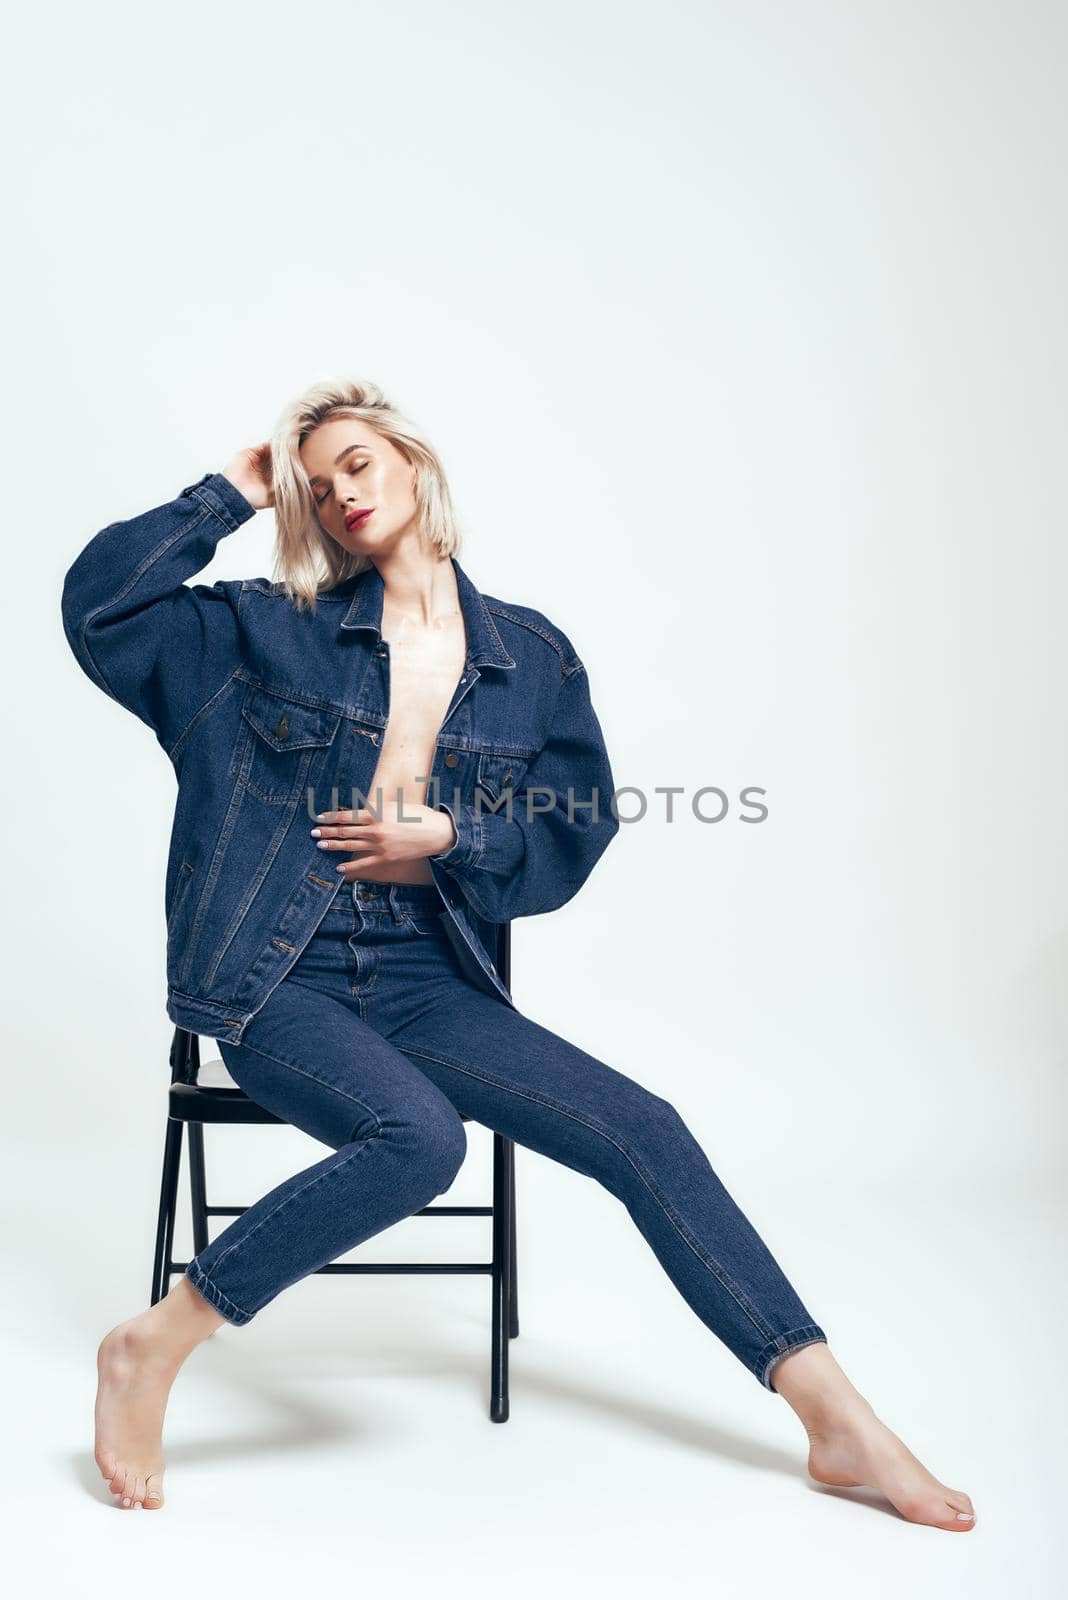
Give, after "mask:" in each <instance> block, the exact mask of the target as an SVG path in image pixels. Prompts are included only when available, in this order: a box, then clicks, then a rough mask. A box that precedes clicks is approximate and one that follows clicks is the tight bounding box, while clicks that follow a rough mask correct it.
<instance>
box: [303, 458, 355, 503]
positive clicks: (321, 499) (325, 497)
mask: <svg viewBox="0 0 1068 1600" xmlns="http://www.w3.org/2000/svg"><path fill="white" fill-rule="evenodd" d="M366 465H367V462H366V461H361V462H360V465H359V466H358V467H353V469H352V471H353V475H354V476H355V474H356V473H357V472H362V471H363V469H364V467H365V466H366ZM333 492H334V491H333V489H328V490H327V491H326V493H325V494H324V495H318V496H316V500H315V504H316V505H317V506H321V505H323V504H324V503H325V502H326V501H327V500H328V499H329V498H330V496H331V495H332V494H333Z"/></svg>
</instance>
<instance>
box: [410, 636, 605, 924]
mask: <svg viewBox="0 0 1068 1600" xmlns="http://www.w3.org/2000/svg"><path fill="white" fill-rule="evenodd" d="M614 789H615V785H614V782H613V778H612V768H611V765H610V762H609V758H608V752H607V751H606V749H605V745H604V738H603V736H602V733H601V725H600V723H599V721H598V719H597V714H596V712H595V711H594V709H593V705H592V704H591V701H590V690H589V683H588V681H587V677H586V669H585V667H584V666H583V665H582V663H581V662H579V663H578V665H577V666H576V667H574V668H573V669H572V670H571V671H569V672H568V674H567V676H566V677H564V679H563V681H562V683H561V685H560V688H559V691H558V694H557V700H556V706H555V708H554V712H553V719H552V725H551V728H550V732H549V737H548V739H547V740H546V742H545V744H544V745H543V746H542V748H541V749H540V750H539V751H538V753H537V755H536V756H535V757H534V759H533V760H532V761H531V763H530V765H529V767H528V768H527V770H526V773H525V775H524V778H523V782H522V785H521V787H520V788H518V789H517V790H516V791H515V793H514V795H513V796H512V806H511V815H510V816H509V814H508V810H507V807H505V806H503V805H502V806H501V809H496V808H494V807H491V806H489V805H483V804H476V805H475V806H469V805H467V804H457V803H456V801H455V800H454V801H452V802H445V801H441V802H439V803H438V804H437V805H436V806H435V810H438V811H447V812H448V813H449V815H450V817H451V818H452V820H453V825H454V827H455V829H456V838H455V840H454V841H453V843H452V845H451V846H450V847H449V849H447V850H443V851H440V852H439V853H438V854H437V855H435V856H431V857H430V860H431V861H436V862H437V863H438V864H439V865H440V866H441V867H443V868H444V869H445V871H447V872H448V873H449V875H450V876H451V877H452V878H453V879H454V880H455V881H456V883H457V884H458V885H459V886H460V888H461V889H462V890H463V893H464V895H465V896H466V897H467V899H468V900H470V902H471V904H472V906H473V907H474V909H475V911H476V912H477V913H478V914H479V915H480V916H482V917H484V918H485V919H486V920H487V921H488V922H494V923H500V922H508V921H510V920H511V919H512V918H513V917H529V916H535V915H537V914H538V913H539V912H542V911H555V910H556V908H557V907H558V906H562V905H564V904H565V903H566V902H567V901H568V900H570V899H571V898H572V896H573V895H575V894H577V893H578V891H579V889H580V888H581V887H582V885H583V884H584V883H585V881H586V879H587V878H588V877H589V875H590V873H591V872H592V871H593V868H594V866H595V865H596V864H597V861H598V860H599V858H600V857H601V856H602V855H603V853H604V851H605V850H606V848H607V847H608V844H609V842H610V841H611V839H612V838H613V837H614V835H615V834H616V832H617V831H618V829H619V819H618V817H617V816H616V815H615V812H614V811H613V808H612V797H613V794H614ZM569 790H570V791H571V806H570V814H569V792H568V791H569ZM528 797H529V800H528ZM502 798H503V797H502ZM476 799H477V797H476ZM543 808H545V809H543Z"/></svg>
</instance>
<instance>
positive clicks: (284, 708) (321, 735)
mask: <svg viewBox="0 0 1068 1600" xmlns="http://www.w3.org/2000/svg"><path fill="white" fill-rule="evenodd" d="M241 716H242V718H243V733H242V737H241V738H240V739H239V740H238V744H237V749H236V750H235V752H234V759H233V763H232V765H231V773H232V775H233V776H234V777H235V778H236V780H237V783H238V784H239V786H240V787H241V788H243V789H247V790H248V791H249V793H250V794H254V795H255V796H256V798H257V799H258V800H263V801H264V802H265V803H266V804H267V805H286V804H287V803H288V802H289V801H291V800H293V799H294V798H295V797H296V796H297V795H298V794H299V793H300V791H301V790H302V789H303V788H304V787H305V786H306V784H307V783H308V782H309V781H310V780H311V778H312V777H313V776H314V774H315V772H316V771H317V769H318V764H319V762H320V761H321V759H322V754H323V751H324V750H326V749H327V747H328V746H329V745H331V744H332V743H333V740H334V735H335V733H336V732H337V727H338V723H339V722H340V721H341V713H340V712H339V711H330V710H328V709H326V708H324V707H322V706H306V705H302V704H301V703H300V701H298V700H289V699H286V698H285V697H284V696H283V695H277V694H268V693H267V691H266V690H265V689H256V688H250V689H249V691H248V693H247V694H246V695H245V699H244V703H243V705H242V707H241Z"/></svg>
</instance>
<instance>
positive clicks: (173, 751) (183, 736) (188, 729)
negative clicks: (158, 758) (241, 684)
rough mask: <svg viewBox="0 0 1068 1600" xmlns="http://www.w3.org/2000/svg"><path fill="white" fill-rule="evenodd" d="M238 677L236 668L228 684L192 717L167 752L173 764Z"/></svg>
mask: <svg viewBox="0 0 1068 1600" xmlns="http://www.w3.org/2000/svg"><path fill="white" fill-rule="evenodd" d="M236 676H237V668H236V667H235V668H234V670H233V672H231V674H230V676H229V677H228V678H227V680H226V682H225V683H224V684H223V685H222V687H221V688H219V689H216V691H215V693H214V694H213V695H209V696H208V698H207V699H206V700H205V702H204V704H203V705H202V706H201V707H200V710H199V711H197V712H194V714H193V716H191V717H190V719H189V721H188V722H187V723H186V725H185V727H184V728H183V729H182V731H181V733H180V734H179V735H178V738H177V739H176V740H175V741H174V744H173V745H172V746H171V748H170V749H169V750H168V751H167V755H168V757H169V758H170V760H171V761H172V762H173V760H174V758H175V757H176V755H177V754H178V751H179V750H180V749H181V747H182V745H183V744H184V743H185V741H186V740H187V739H188V737H189V735H190V734H191V733H192V731H193V729H194V728H195V727H196V725H197V723H198V722H199V721H200V720H201V718H202V717H205V716H206V715H207V714H208V712H209V711H210V710H211V709H212V707H213V706H214V704H215V701H216V700H218V698H219V696H220V695H223V694H225V693H226V691H227V689H229V687H230V685H231V684H232V683H233V681H234V679H235V677H236Z"/></svg>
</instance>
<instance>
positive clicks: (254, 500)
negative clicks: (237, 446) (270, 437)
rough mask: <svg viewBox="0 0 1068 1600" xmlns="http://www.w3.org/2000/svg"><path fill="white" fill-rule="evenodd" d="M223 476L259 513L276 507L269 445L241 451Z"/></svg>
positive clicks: (257, 445) (226, 468)
mask: <svg viewBox="0 0 1068 1600" xmlns="http://www.w3.org/2000/svg"><path fill="white" fill-rule="evenodd" d="M222 475H223V477H224V478H229V480H230V482H231V483H232V484H233V486H234V488H235V489H240V491H241V493H242V494H243V495H244V497H245V499H246V500H247V501H248V503H249V505H251V506H255V508H256V510H257V511H266V509H267V507H268V506H273V505H274V478H273V473H272V468H271V446H270V444H269V443H267V444H255V445H251V446H250V447H249V449H247V450H239V451H238V452H237V454H236V456H234V457H233V459H232V460H231V461H230V463H229V465H228V466H225V467H224V468H223V471H222Z"/></svg>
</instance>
